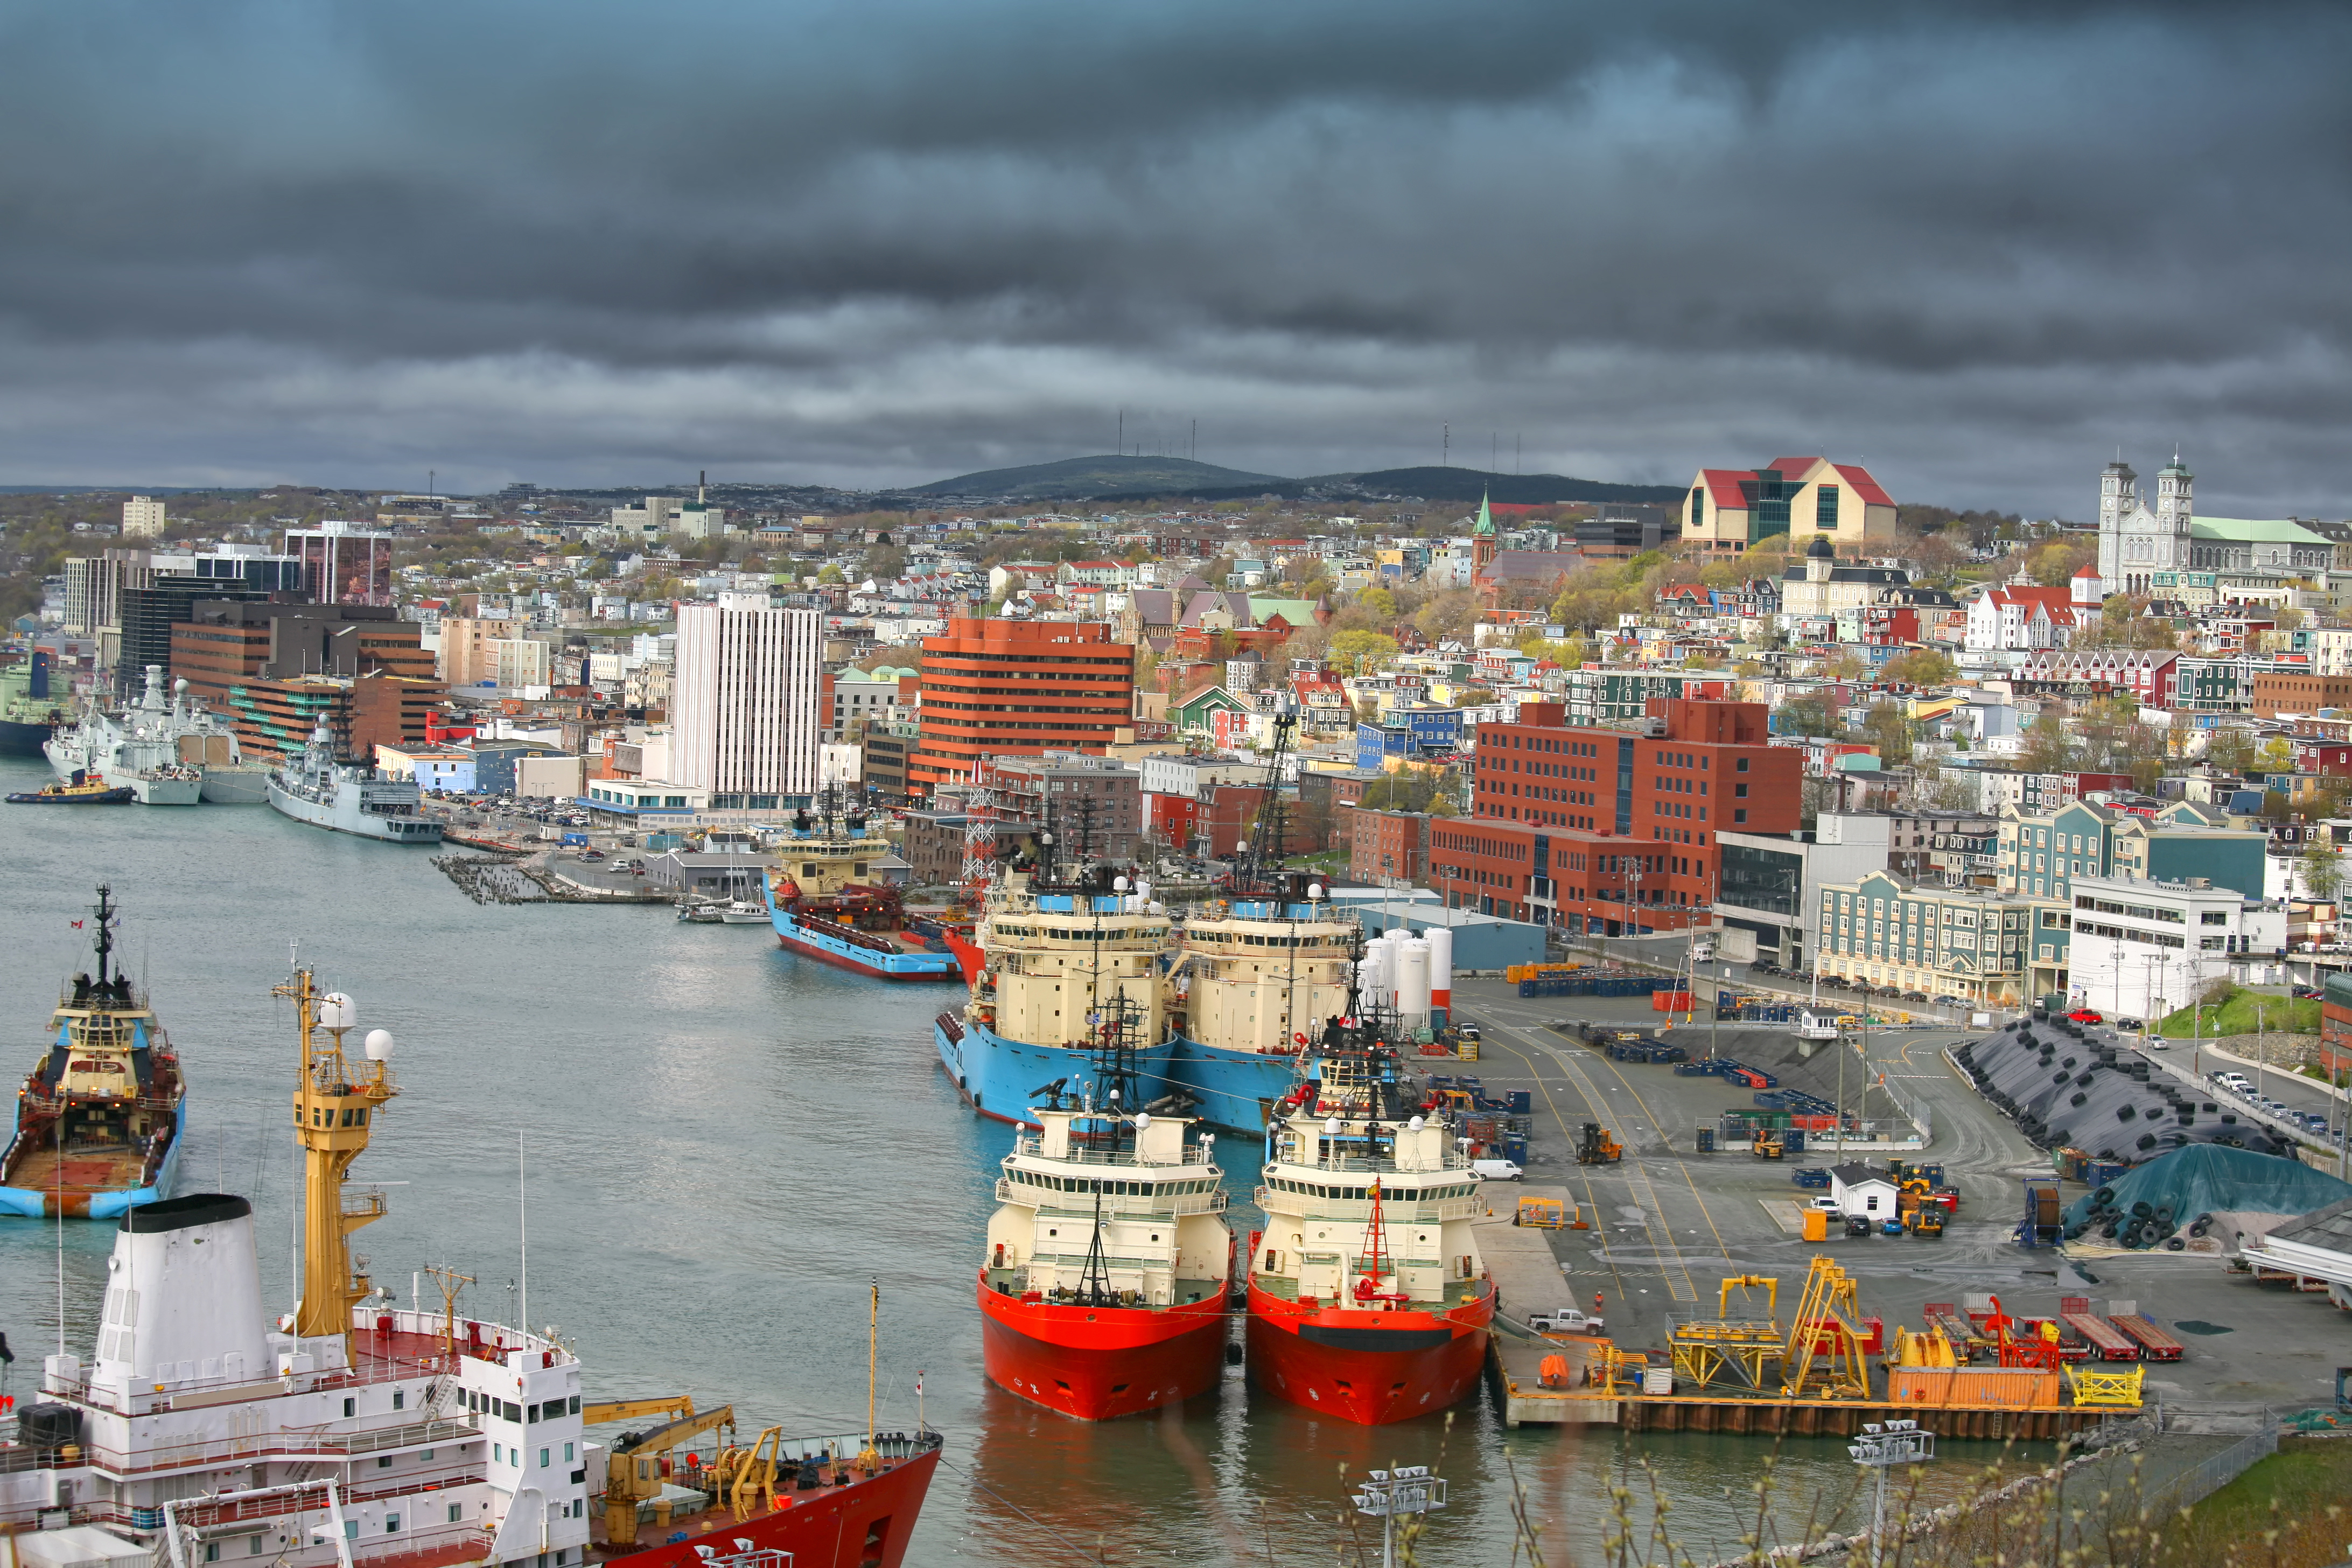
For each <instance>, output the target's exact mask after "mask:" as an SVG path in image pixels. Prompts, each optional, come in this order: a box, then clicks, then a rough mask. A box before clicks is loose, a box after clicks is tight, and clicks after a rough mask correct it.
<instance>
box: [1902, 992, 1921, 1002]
mask: <svg viewBox="0 0 2352 1568" xmlns="http://www.w3.org/2000/svg"><path fill="white" fill-rule="evenodd" d="M1903 1000H1905V1001H1906V1002H1919V1003H1925V1002H1926V1001H1927V993H1926V992H1925V991H1906V992H1905V993H1903Z"/></svg>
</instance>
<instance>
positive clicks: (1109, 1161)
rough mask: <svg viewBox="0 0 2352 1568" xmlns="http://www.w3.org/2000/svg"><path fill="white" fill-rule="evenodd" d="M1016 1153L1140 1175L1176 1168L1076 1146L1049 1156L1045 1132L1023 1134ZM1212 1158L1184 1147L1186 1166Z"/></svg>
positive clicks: (1198, 1148)
mask: <svg viewBox="0 0 2352 1568" xmlns="http://www.w3.org/2000/svg"><path fill="white" fill-rule="evenodd" d="M1013 1152H1014V1153H1016V1154H1034V1155H1035V1156H1036V1157H1037V1158H1039V1159H1041V1160H1059V1161H1062V1162H1064V1163H1067V1164H1072V1165H1124V1166H1126V1167H1128V1168H1129V1169H1130V1170H1139V1171H1165V1170H1171V1169H1173V1168H1174V1167H1172V1166H1168V1165H1145V1164H1140V1163H1138V1162H1137V1160H1136V1158H1135V1151H1134V1150H1132V1149H1087V1148H1083V1147H1079V1146H1076V1145H1073V1146H1072V1147H1071V1149H1070V1150H1069V1152H1067V1153H1063V1154H1048V1153H1046V1152H1045V1134H1044V1133H1042V1132H1024V1133H1022V1134H1021V1135H1020V1136H1019V1137H1017V1138H1015V1139H1014V1140H1013ZM1210 1158H1211V1154H1210V1150H1209V1147H1208V1145H1206V1144H1204V1143H1187V1144H1185V1145H1184V1159H1183V1162H1182V1163H1184V1164H1187V1165H1205V1164H1207V1163H1209V1162H1210Z"/></svg>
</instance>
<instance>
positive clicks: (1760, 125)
mask: <svg viewBox="0 0 2352 1568" xmlns="http://www.w3.org/2000/svg"><path fill="white" fill-rule="evenodd" d="M2347 44H2352V21H2348V20H2347V18H2346V16H2344V14H2343V13H2342V12H2341V11H2340V9H2337V8H2333V7H2325V6H2310V7H2298V6H2239V7H2231V8H2220V7H2193V6H2178V7H2164V6H2150V5H2135V6H2128V7H2126V6H2111V7H2110V6H2065V5H2031V6H2029V5H2012V6H1996V5H1986V6H1977V7H1970V8H1966V9H1960V8H1954V7H1950V6H1936V5H1901V4H1880V5H1839V4H1828V5H1806V6H1801V7H1797V6H1757V5H1733V4H1697V3H1695V0H1662V3H1656V4H1647V5H1639V6H1623V5H1468V6H1454V7H1444V8H1435V7H1429V6H1426V5H1402V4H1391V3H1383V0H1357V3H1353V4H1348V5H1339V4H1316V3H1308V4H1294V5H1278V6H1270V5H1265V4H1264V3H1263V0H1258V3H1256V4H1250V5H1243V4H1223V3H1215V0H1211V3H1204V4H1193V5H1184V6H1168V5H1162V6H1159V7H1144V6H1139V5H1103V4H1100V3H1097V4H1092V5H1076V4H1045V3H1029V4H1004V5H993V6H976V5H948V4H942V3H938V0H883V3H879V4H873V3H867V4H838V5H803V6H798V7H791V8H780V7H774V6H753V5H740V6H731V7H721V6H700V7H650V6H645V5H626V6H624V5H571V6H563V7H552V6H549V7H530V8H523V7H517V6H497V5H432V4H404V5H351V6H346V7H340V8H335V7H328V8H321V7H320V6H317V5H294V4H266V3H257V0H249V3H246V4H237V3H235V0H219V3H216V4H212V5H205V6H202V7H165V6H161V5H106V4H103V3H100V4H95V5H77V6H73V7H64V6H52V7H47V8H34V7H20V8H18V9H16V10H14V11H10V12H6V13H0V371H5V373H6V374H5V382H0V477H5V478H7V479H74V478H84V477H89V478H103V477H114V476H121V477H125V478H146V479H151V480H157V481H161V480H163V479H198V478H211V477H219V478H240V477H252V478H276V477H280V476H285V477H297V478H309V479H328V480H331V479H344V478H349V479H353V480H355V481H364V480H375V481H381V482H393V481H395V480H396V481H399V482H413V479H412V478H411V474H410V470H411V469H413V468H421V467H423V466H425V464H427V463H436V462H437V465H438V466H439V467H440V468H441V469H442V470H443V471H444V473H445V474H446V473H451V472H456V473H458V474H460V475H461V476H463V477H464V479H466V480H467V481H469V482H474V483H489V482H495V481H497V480H498V479H502V478H504V477H507V476H509V475H513V474H517V473H524V472H528V473H529V474H530V477H535V478H540V479H547V480H562V479H623V478H629V477H635V476H644V477H647V478H654V477H660V476H662V475H666V474H675V473H677V472H680V471H683V470H685V469H687V468H698V467H703V466H709V467H711V468H714V469H718V470H721V471H726V470H729V469H730V468H731V469H732V470H733V471H735V472H739V473H744V474H752V473H757V474H761V475H772V476H780V477H799V478H812V479H832V480H837V481H842V482H860V481H867V482H871V481H876V480H883V479H906V478H930V477H936V476H937V475H939V474H941V473H946V472H951V471H954V470H955V469H957V468H962V467H968V466H979V465H982V464H986V463H994V462H1001V461H1006V460H1023V459H1028V458H1038V457H1050V456H1058V455H1064V454H1066V453H1067V452H1071V451H1076V450H1088V449H1101V448H1102V447H1106V446H1107V445H1108V426H1109V419H1108V411H1109V410H1111V409H1113V408H1115V407H1118V406H1120V405H1125V406H1128V407H1129V408H1131V409H1133V410H1135V411H1136V412H1135V416H1134V424H1133V425H1131V426H1130V429H1131V430H1132V429H1133V428H1137V427H1140V428H1143V429H1145V430H1146V431H1147V432H1156V433H1157V434H1158V435H1159V436H1160V437H1162V438H1164V439H1167V440H1169V441H1180V440H1181V433H1182V432H1183V431H1184V430H1185V429H1186V428H1187V426H1186V421H1188V420H1189V419H1191V418H1193V417H1199V418H1201V419H1202V420H1203V427H1204V432H1205V433H1206V435H1207V437H1208V439H1207V440H1205V441H1204V445H1203V449H1202V456H1203V457H1207V458H1215V459H1217V460H1222V461H1228V462H1232V463H1234V464H1235V465H1237V466H1244V467H1254V468H1269V469H1273V470H1276V471H1284V472H1308V471H1317V470H1321V469H1329V468H1346V467H1364V466H1388V465H1391V464H1393V463H1403V462H1418V461H1423V460H1427V459H1428V458H1432V457H1433V456H1434V452H1433V450H1431V449H1429V448H1431V447H1433V436H1434V431H1435V426H1436V425H1437V423H1438V422H1439V421H1441V420H1446V419H1451V420H1452V421H1453V422H1454V426H1455V427H1456V429H1457V431H1459V432H1461V433H1462V436H1463V441H1462V443H1461V444H1460V445H1459V446H1457V447H1456V448H1455V455H1456V457H1457V458H1463V459H1464V460H1473V461H1475V460H1476V459H1477V458H1478V457H1479V456H1481V455H1482V454H1480V453H1479V452H1478V450H1477V437H1475V436H1474V435H1472V434H1471V432H1474V431H1477V432H1484V431H1486V430H1489V429H1499V430H1502V431H1504V432H1523V433H1524V434H1525V436H1526V437H1527V438H1528V457H1529V459H1530V461H1529V465H1528V466H1530V467H1535V466H1538V463H1540V465H1541V466H1544V467H1551V468H1564V469H1567V470H1568V471H1573V472H1584V473H1591V474H1593V475H1595V476H1598V477H1607V478H1640V479H1675V480H1678V479H1682V478H1684V477H1685V476H1686V474H1687V472H1688V470H1689V469H1690V468H1692V467H1694V466H1696V464H1698V463H1701V462H1707V463H1724V462H1733V461H1739V462H1748V461H1759V460H1761V459H1762V458H1766V457H1769V456H1773V455H1776V454H1778V453H1780V452H1781V451H1785V450H1795V449H1798V448H1805V449H1814V448H1820V449H1829V450H1834V451H1836V452H1838V453H1840V454H1841V455H1850V456H1853V457H1855V458H1862V459H1864V460H1866V461H1871V462H1874V463H1875V464H1876V465H1878V467H1879V468H1881V469H1882V471H1883V477H1885V478H1886V479H1888V481H1889V483H1890V484H1892V485H1894V486H1895V489H1897V490H1898V492H1899V493H1901V494H1904V495H1906V496H1911V497H1918V498H1920V499H1947V498H1948V499H1950V500H1956V501H2001V502H2005V503H2008V504H2014V505H2021V506H2025V507H2027V508H2029V509H2036V508H2039V509H2042V510H2052V509H2058V510H2063V509H2068V508H2071V509H2073V510H2081V506H2082V501H2081V499H2080V493H2079V492H2081V491H2082V490H2083V489H2084V483H2085V478H2084V477H2085V475H2086V474H2087V472H2088V471H2090V470H2092V469H2095V467H2096V464H2097V462H2098V461H2099V460H2103V458H2104V457H2105V454H2106V452H2107V451H2108V450H2109V449H2110V448H2111V447H2113V446H2114V445H2115V444H2116V443H2117V442H2121V443H2124V444H2125V445H2126V447H2129V448H2131V449H2132V450H2133V451H2134V452H2135V453H2136V454H2137V455H2138V456H2141V457H2143V458H2145V457H2147V456H2148V455H2149V454H2151V453H2153V452H2154V451H2155V449H2156V447H2157V446H2158V445H2159V444H2168V443H2170V442H2171V441H2173V440H2176V439H2178V440H2179V441H2181V442H2182V443H2184V445H2185V446H2186V447H2188V448H2189V450H2190V451H2191V452H2192V454H2194V455H2195V456H2196V457H2197V458H2198V459H2199V466H2200V469H2201V470H2202V472H2203V476H2204V483H2203V486H2202V487H2201V488H2202V489H2204V490H2205V491H2206V492H2207V493H2214V494H2219V495H2227V496H2231V497H2233V498H2242V500H2241V504H2243V505H2246V506H2265V507H2274V508H2294V509H2299V510H2305V511H2306V512H2308V511H2313V510H2320V511H2326V512H2329V513H2331V514H2340V513H2341V512H2342V511H2343V510H2345V509H2346V504H2347V503H2346V501H2345V500H2344V498H2343V497H2342V495H2341V491H2340V489H2339V481H2338V479H2337V467H2338V459H2337V457H2336V452H2335V446H2336V443H2335V439H2334V431H2335V430H2336V429H2340V427H2341V425H2342V422H2343V420H2344V417H2345V416H2346V415H2347V412H2352V409H2347V384H2352V377H2347V361H2352V353H2347V342H2346V334H2347V310H2346V298H2345V294H2346V285H2345V282H2344V276H2345V274H2344V269H2343V268H2341V267H2340V266H2339V265H2337V264H2336V258H2338V257H2340V256H2341V255H2343V254H2345V253H2346V251H2347V242H2352V222H2347V200H2346V196H2347V168H2346V164H2347V159H2352V94H2347V93H2345V92H2344V91H2343V90H2342V89H2341V85H2340V84H2341V80H2342V77H2343V68H2344V66H2345V64H2346V62H2347V56H2352V49H2347ZM1504 447H1505V449H1506V451H1507V448H1508V439H1507V437H1506V439H1505V441H1504Z"/></svg>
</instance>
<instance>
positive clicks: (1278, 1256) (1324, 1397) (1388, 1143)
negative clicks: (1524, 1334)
mask: <svg viewBox="0 0 2352 1568" xmlns="http://www.w3.org/2000/svg"><path fill="white" fill-rule="evenodd" d="M1385 1033H1386V1031H1385V1030H1384V1029H1383V1028H1382V1026H1381V1022H1380V1020H1378V1019H1375V1018H1360V1019H1347V1018H1333V1019H1330V1020H1329V1021H1328V1023H1327V1024H1326V1026H1325V1028H1324V1032H1323V1036H1322V1038H1321V1040H1320V1041H1319V1042H1318V1046H1317V1047H1316V1048H1315V1050H1314V1051H1313V1053H1312V1054H1311V1055H1310V1056H1309V1058H1308V1059H1307V1064H1306V1071H1305V1073H1304V1075H1303V1076H1302V1077H1301V1078H1300V1079H1299V1081H1298V1083H1297V1087H1296V1088H1295V1089H1293V1091H1292V1092H1291V1094H1290V1095H1289V1096H1288V1097H1287V1098H1286V1102H1285V1104H1284V1105H1283V1106H1282V1108H1281V1113H1280V1115H1279V1116H1278V1117H1277V1119H1276V1121H1275V1122H1274V1124H1273V1125H1272V1126H1270V1127H1269V1128H1268V1129H1267V1131H1266V1155H1265V1158H1266V1163H1265V1185H1264V1186H1262V1187H1260V1188H1259V1189H1258V1190H1257V1202H1258V1206H1259V1207H1260V1208H1261V1209H1263V1210H1264V1211H1265V1230H1264V1231H1262V1232H1260V1233H1259V1234H1257V1235H1255V1236H1254V1237H1251V1240H1250V1270H1249V1330H1248V1339H1249V1363H1250V1376H1251V1379H1252V1381H1253V1382H1255V1383H1256V1384H1258V1385H1259V1386H1260V1387H1262V1388H1264V1389H1265V1390H1266V1391H1267V1392H1268V1393H1270V1394H1273V1395H1274V1396H1275V1397H1276V1398H1277V1399H1284V1400H1287V1401H1288V1402H1290V1403H1291V1404H1293V1405H1305V1406H1306V1407H1307V1408H1308V1409H1310V1410H1314V1411H1317V1412H1318V1413H1320V1414H1326V1415H1333V1416H1337V1417H1339V1419H1341V1420H1346V1421H1354V1422H1358V1423H1360V1424H1362V1425H1364V1426H1381V1425H1383V1424H1385V1423H1387V1422H1391V1421H1403V1420H1409V1419H1411V1418H1412V1417H1413V1416H1416V1415H1433V1414H1435V1413H1436V1412H1438V1411H1441V1410H1444V1409H1445V1408H1446V1407H1447V1406H1449V1405H1453V1404H1454V1403H1455V1402H1456V1401H1458V1400H1460V1399H1461V1398H1462V1397H1463V1396H1464V1395H1465V1394H1468V1393H1469V1392H1470V1389H1471V1388H1472V1386H1473V1385H1474V1384H1475V1383H1476V1382H1477V1379H1478V1373H1479V1369H1480V1368H1481V1366H1483V1365H1484V1364H1485V1361H1486V1336H1487V1331H1488V1328H1489V1327H1490V1325H1491V1324H1492V1323H1493V1321H1494V1318H1495V1283H1494V1280H1493V1279H1492V1278H1491V1277H1490V1276H1489V1275H1488V1274H1487V1273H1486V1267H1485V1265H1484V1264H1483V1263H1482V1262H1481V1261H1480V1260H1479V1257H1478V1247H1477V1243H1476V1242H1475V1240H1473V1239H1472V1237H1471V1220H1472V1216H1474V1215H1475V1214H1476V1213H1477V1212H1478V1206H1479V1205H1478V1179H1477V1177H1476V1176H1475V1175H1474V1174H1473V1173H1471V1170H1470V1163H1469V1161H1468V1159H1467V1158H1466V1157H1465V1155H1463V1154H1462V1153H1461V1152H1459V1151H1457V1150H1456V1149H1454V1147H1453V1145H1452V1142H1451V1140H1450V1138H1449V1135H1448V1131H1447V1129H1446V1126H1445V1124H1444V1122H1443V1121H1439V1120H1437V1119H1435V1118H1431V1117H1424V1116H1423V1115H1422V1114H1420V1112H1419V1111H1418V1110H1416V1109H1415V1107H1414V1105H1413V1102H1412V1096H1411V1095H1410V1094H1409V1093H1408V1092H1407V1090H1406V1088H1405V1085H1404V1083H1403V1081H1402V1078H1401V1076H1400V1074H1399V1071H1398V1060H1397V1052H1396V1048H1395V1047H1394V1046H1393V1045H1391V1043H1389V1041H1388V1040H1387V1039H1386V1038H1384V1035H1385Z"/></svg>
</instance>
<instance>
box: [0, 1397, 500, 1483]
mask: <svg viewBox="0 0 2352 1568" xmlns="http://www.w3.org/2000/svg"><path fill="white" fill-rule="evenodd" d="M151 1408H152V1407H151ZM476 1436H478V1433H477V1432H476V1431H475V1428H474V1425H473V1423H472V1422H471V1421H458V1420H441V1421H413V1422H408V1423H405V1424H404V1425H402V1426H380V1427H372V1428H367V1429H364V1430H362V1431H357V1432H328V1431H324V1430H321V1429H320V1428H318V1427H315V1426H313V1427H286V1428H282V1429H280V1430H278V1431H275V1432H262V1433H255V1434H252V1435H249V1436H233V1437H207V1438H203V1439H199V1440H196V1441H193V1442H179V1443H155V1444H150V1445H147V1446H145V1447H139V1448H110V1447H107V1446H105V1445H104V1444H100V1443H92V1442H89V1440H88V1437H87V1436H86V1435H85V1437H84V1441H83V1443H82V1450H81V1452H82V1459H83V1462H84V1463H86V1464H89V1465H90V1466H91V1467H92V1468H96V1469H99V1470H102V1471H104V1472H106V1473H107V1474H109V1475H112V1476H138V1475H152V1474H156V1473H160V1472H165V1471H172V1470H188V1469H201V1468H213V1467H217V1466H220V1465H223V1464H243V1463H246V1462H247V1461H249V1460H256V1459H287V1458H312V1459H322V1460H326V1461H328V1462H330V1463H339V1462H341V1461H344V1460H347V1459H350V1458H353V1457H355V1456H357V1455H362V1454H379V1453H383V1452H386V1451H388V1450H391V1449H396V1448H412V1447H414V1448H423V1447H439V1446H441V1445H443V1444H453V1443H458V1442H463V1441H468V1440H471V1439H472V1438H474V1437H476ZM46 1467H47V1461H44V1460H43V1459H42V1458H40V1452H39V1451H38V1450H36V1449H32V1448H26V1447H15V1448H10V1449H5V1450H0V1473H5V1472H8V1471H15V1470H29V1469H40V1468H46ZM460 1468H462V1467H460Z"/></svg>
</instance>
